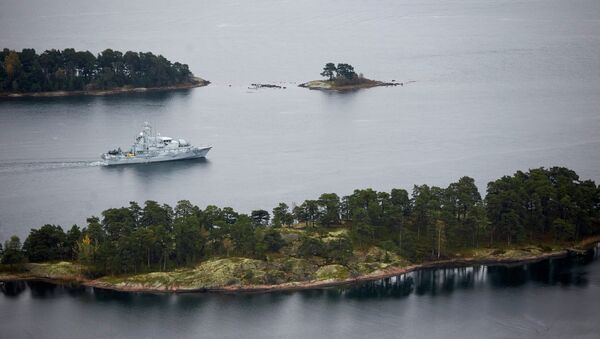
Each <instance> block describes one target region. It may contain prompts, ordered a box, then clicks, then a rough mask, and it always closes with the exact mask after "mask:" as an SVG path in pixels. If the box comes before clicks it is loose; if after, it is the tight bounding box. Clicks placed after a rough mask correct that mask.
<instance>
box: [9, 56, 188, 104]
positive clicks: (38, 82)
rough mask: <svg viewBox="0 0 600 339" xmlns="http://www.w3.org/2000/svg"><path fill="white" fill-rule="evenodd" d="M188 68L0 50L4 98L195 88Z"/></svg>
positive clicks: (161, 61)
mask: <svg viewBox="0 0 600 339" xmlns="http://www.w3.org/2000/svg"><path fill="white" fill-rule="evenodd" d="M195 81H196V80H195V79H194V77H193V74H192V72H191V71H190V69H189V67H188V65H187V64H182V63H179V62H174V63H172V62H171V61H169V60H167V59H166V58H165V57H163V56H162V55H155V54H153V53H151V52H139V53H138V52H133V51H127V52H125V53H123V52H120V51H114V50H112V49H105V50H104V51H102V52H101V53H99V54H98V55H94V54H92V53H91V52H90V51H76V50H75V49H73V48H67V49H64V50H62V51H61V50H57V49H50V50H46V51H44V52H43V53H41V54H37V53H36V51H35V49H32V48H25V49H23V50H22V51H21V52H17V51H15V50H9V49H7V48H4V49H3V50H2V51H0V94H1V93H5V94H6V93H8V94H23V93H42V92H59V91H65V92H76V91H87V92H92V91H101V90H113V89H119V88H125V87H135V88H159V87H170V86H177V85H182V84H190V83H194V82H195Z"/></svg>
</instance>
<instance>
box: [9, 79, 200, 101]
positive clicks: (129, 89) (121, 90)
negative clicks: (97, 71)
mask: <svg viewBox="0 0 600 339" xmlns="http://www.w3.org/2000/svg"><path fill="white" fill-rule="evenodd" d="M208 84H210V81H208V80H204V79H202V78H199V77H193V78H192V79H191V80H190V81H188V82H185V83H181V84H177V85H172V86H160V87H134V86H123V87H117V88H111V89H98V90H89V91H50V92H28V93H7V92H0V98H2V97H5V98H51V97H67V96H105V95H115V94H125V93H143V92H162V91H173V90H181V89H190V88H195V87H203V86H207V85H208Z"/></svg>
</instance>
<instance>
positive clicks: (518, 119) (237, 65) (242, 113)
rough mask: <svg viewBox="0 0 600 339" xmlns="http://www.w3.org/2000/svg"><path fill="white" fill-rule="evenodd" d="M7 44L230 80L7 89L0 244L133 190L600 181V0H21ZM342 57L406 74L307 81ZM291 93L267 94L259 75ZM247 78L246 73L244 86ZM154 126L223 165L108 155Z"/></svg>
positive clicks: (264, 194) (200, 192) (242, 198)
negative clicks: (555, 169)
mask: <svg viewBox="0 0 600 339" xmlns="http://www.w3.org/2000/svg"><path fill="white" fill-rule="evenodd" d="M0 32H2V34H0V46H4V47H10V48H16V49H20V48H23V47H34V48H36V49H37V50H38V52H40V51H42V50H44V49H48V48H65V47H74V48H76V49H88V50H90V51H92V52H94V53H97V52H99V51H100V50H102V49H104V48H108V47H111V48H114V49H118V50H128V49H131V50H136V51H137V50H140V51H147V50H150V51H153V52H156V53H162V54H164V55H165V56H166V57H167V58H169V59H171V60H178V61H181V62H185V63H188V64H189V65H190V67H191V69H192V70H193V71H194V72H195V73H196V74H197V75H200V76H203V77H205V78H207V79H209V80H211V81H212V82H213V83H212V84H211V85H210V86H209V87H205V88H199V89H194V90H190V91H181V92H172V93H153V94H136V95H125V96H115V97H105V98H52V99H33V100H32V99H27V100H3V101H0V128H1V133H0V230H1V231H0V232H1V233H0V238H3V239H6V238H7V237H8V236H10V235H11V234H17V235H20V236H22V237H23V236H26V235H27V233H28V230H29V229H30V228H31V227H39V226H41V225H43V224H44V223H54V224H60V225H63V226H64V227H70V225H71V224H73V223H77V224H80V225H83V224H84V223H85V218H86V217H89V216H90V215H98V214H99V213H100V212H101V211H102V210H104V209H106V208H109V207H118V206H122V205H127V204H128V202H129V201H131V200H135V201H139V202H143V201H145V200H147V199H154V200H158V201H160V202H166V203H170V204H173V203H175V202H176V201H177V200H180V199H189V200H191V201H192V202H193V203H195V204H198V205H200V206H201V207H203V206H205V205H207V204H216V205H219V206H232V207H234V208H236V209H239V210H241V211H243V212H249V211H251V210H252V209H258V208H266V209H271V208H272V207H274V206H276V204H277V203H278V202H281V201H283V202H286V203H288V204H291V203H293V202H297V203H300V202H302V201H304V200H305V199H312V198H316V197H317V196H318V195H319V194H321V193H324V192H337V193H339V194H348V193H351V192H352V190H353V189H355V188H366V187H372V188H375V189H378V190H390V189H391V188H395V187H399V188H406V189H409V190H410V189H411V188H412V185H413V184H423V183H427V184H433V185H443V186H445V185H447V184H449V183H450V182H453V181H456V180H457V179H459V178H460V177H461V176H463V175H469V176H472V177H474V178H475V179H476V181H477V183H478V185H479V187H480V188H481V189H482V191H483V190H484V189H485V186H486V184H487V182H488V181H489V180H492V179H495V178H498V177H500V176H502V175H506V174H511V173H513V172H514V171H515V170H518V169H525V170H526V169H528V168H535V167H539V166H553V165H561V166H568V167H570V168H572V169H574V170H576V171H577V172H578V173H579V174H580V175H581V176H582V177H583V178H591V179H594V180H599V179H600V157H599V156H598V151H597V150H598V147H599V146H600V135H599V134H598V130H599V128H600V115H599V114H598V107H600V58H598V55H600V39H599V38H598V35H597V34H596V32H600V3H599V2H598V1H593V0H590V1H576V2H573V1H562V0H560V1H558V0H551V1H543V2H540V1H487V2H481V1H451V2H448V1H429V2H426V3H423V2H422V1H415V0H404V1H387V2H379V3H378V4H377V5H373V4H366V3H364V2H363V1H351V2H348V1H344V2H337V1H329V2H327V3H322V2H319V1H312V2H311V1H302V2H298V1H253V2H252V3H247V2H243V1H219V2H217V3H215V2H209V1H207V2H187V1H169V2H163V1H127V2H122V1H108V2H103V3H102V4H100V3H97V2H91V3H83V4H82V3H80V2H72V1H64V0H63V1H53V2H52V4H49V3H46V2H43V1H39V0H36V1H34V0H29V1H18V2H3V3H2V4H1V5H0ZM327 61H335V62H349V63H351V64H353V65H354V66H355V67H356V69H357V70H358V71H360V72H363V73H364V74H365V75H367V76H369V77H372V78H375V79H381V80H392V79H395V80H397V81H410V80H412V81H416V82H414V83H411V84H408V85H406V86H404V87H400V86H399V87H395V88H374V89H369V90H365V91H360V92H352V93H344V94H339V93H322V92H317V91H309V90H306V89H302V88H298V87H296V84H298V83H300V82H303V81H307V80H311V79H315V78H319V75H318V73H319V72H320V69H321V67H322V66H323V64H324V63H325V62H327ZM254 82H263V83H276V84H282V85H284V86H286V87H287V89H285V90H284V89H281V90H276V89H260V90H250V89H248V86H249V84H250V83H254ZM229 85H231V87H229ZM144 121H150V122H153V123H154V124H155V125H156V126H157V128H158V129H159V131H162V133H163V134H165V135H170V136H174V137H184V138H186V139H189V140H191V141H192V142H193V143H196V144H203V143H205V144H212V145H213V146H214V149H213V150H212V151H211V152H210V153H209V156H208V160H206V161H197V162H183V163H171V164H156V165H151V166H142V167H129V168H114V169H113V168H101V167H99V166H97V164H98V163H97V161H98V160H99V158H98V156H99V154H100V153H101V152H105V151H106V150H108V149H113V148H115V147H117V146H121V147H128V146H129V145H130V144H131V143H132V140H133V137H134V136H135V134H136V133H137V132H138V130H139V129H140V127H141V125H142V123H143V122H144Z"/></svg>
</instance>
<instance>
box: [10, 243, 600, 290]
mask: <svg viewBox="0 0 600 339" xmlns="http://www.w3.org/2000/svg"><path fill="white" fill-rule="evenodd" d="M598 242H600V237H598V236H597V237H591V238H587V239H585V240H583V241H581V242H578V243H573V244H570V246H564V247H562V248H559V247H548V246H547V245H544V246H536V245H530V246H520V247H515V248H510V249H507V248H503V249H500V248H498V249H492V248H485V249H476V250H473V251H471V252H470V253H468V255H465V256H456V257H454V258H450V259H444V260H434V261H427V262H423V263H417V264H415V263H408V262H406V261H404V260H402V259H401V258H398V257H393V256H392V257H390V253H388V252H387V251H384V250H382V249H379V248H371V249H370V250H369V251H368V253H366V252H365V253H357V255H358V257H357V259H358V260H357V264H358V266H360V267H362V270H363V272H362V273H361V274H358V275H354V276H352V275H351V274H350V271H349V269H348V267H346V266H343V265H340V264H332V265H325V264H324V265H319V266H318V268H317V267H314V268H316V272H313V273H314V277H315V279H310V280H304V281H303V280H298V281H290V282H286V283H281V284H260V283H256V284H253V283H251V281H253V280H254V281H258V280H260V279H254V278H257V277H260V276H261V275H264V274H269V272H270V270H269V265H270V264H269V262H267V261H262V260H256V259H250V258H241V257H232V258H219V259H211V260H207V261H205V262H202V263H200V264H199V265H198V266H195V267H189V268H182V269H177V270H174V271H168V272H151V273H143V274H132V275H121V276H105V277H102V278H98V279H89V278H86V277H85V274H84V273H85V271H86V268H85V267H84V266H82V265H80V264H76V263H73V262H66V261H62V262H55V263H30V264H26V265H25V271H22V272H17V273H9V272H8V273H7V272H5V273H0V282H2V281H46V282H51V283H55V284H76V285H83V286H88V287H94V288H101V289H108V290H115V291H122V292H150V293H192V292H217V293H243V292H274V291H291V290H304V289H320V288H327V287H333V286H343V285H352V284H357V283H362V282H368V281H374V280H380V279H384V278H389V277H393V276H398V275H402V274H406V273H410V272H413V271H418V270H423V269H432V268H454V267H465V266H478V265H520V264H526V263H532V262H538V261H542V260H547V259H552V258H564V257H567V256H569V255H578V254H582V253H584V252H585V251H586V250H589V249H591V248H593V247H594V246H596V245H597V243H598ZM373 256H375V257H373ZM382 257H386V258H387V260H381V259H382ZM291 259H292V261H295V264H296V266H298V267H293V266H294V265H293V264H292V265H291V268H290V269H291V270H292V271H302V270H303V268H302V266H303V265H305V266H306V264H307V263H306V262H305V263H302V262H301V261H302V259H296V258H291ZM373 259H377V260H378V261H369V260H373ZM385 261H388V262H385ZM271 265H273V264H271ZM304 268H306V267H304ZM296 273H298V272H296Z"/></svg>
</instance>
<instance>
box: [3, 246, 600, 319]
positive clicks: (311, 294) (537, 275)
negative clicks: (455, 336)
mask: <svg viewBox="0 0 600 339" xmlns="http://www.w3.org/2000/svg"><path fill="white" fill-rule="evenodd" d="M599 248H600V247H596V248H593V249H591V250H589V251H588V252H587V253H586V254H585V255H582V256H572V257H567V258H560V259H549V260H544V261H540V262H537V263H531V264H525V265H497V266H473V267H458V268H447V269H426V270H420V271H415V272H410V273H407V274H403V275H399V276H395V277H391V278H386V279H381V280H377V281H373V282H367V283H362V284H359V285H353V286H346V287H334V288H327V289H314V290H306V291H301V292H297V293H299V294H300V295H301V296H302V297H303V298H305V299H313V298H314V299H319V298H323V297H325V298H327V299H330V300H336V299H340V298H350V299H369V298H390V297H391V298H403V297H407V296H409V295H411V294H415V295H417V296H422V295H431V296H435V295H449V294H451V293H453V292H454V291H456V290H468V289H476V288H514V287H520V286H523V285H526V284H543V285H560V286H575V287H585V286H587V284H588V283H589V281H588V279H587V278H586V276H587V274H588V272H587V270H586V266H587V265H588V264H590V263H592V262H593V261H594V260H596V259H598V257H599V256H600V251H599V250H598V249H599ZM0 291H1V292H2V293H3V294H4V295H5V296H7V297H17V296H19V295H21V294H22V293H24V292H25V291H29V292H30V295H31V297H32V298H42V299H43V298H47V299H49V298H56V297H60V296H63V295H69V296H73V297H78V298H84V299H89V300H93V301H95V302H100V303H107V302H118V303H119V304H122V305H129V306H133V305H139V304H143V305H156V304H161V303H163V302H168V301H169V300H171V299H173V298H175V299H176V302H177V304H178V305H179V306H180V307H183V308H186V307H196V306H197V304H198V303H200V302H202V300H204V299H205V297H206V294H181V295H166V294H151V293H125V292H114V291H108V290H102V289H93V288H86V287H81V286H64V285H55V284H51V283H47V282H40V281H28V282H23V281H14V282H4V283H3V284H1V285H0ZM295 293H296V292H280V293H269V294H243V295H219V296H215V295H212V296H213V297H218V298H236V299H237V300H238V301H239V300H240V299H243V300H246V301H247V302H250V303H251V302H256V301H257V298H258V299H261V300H262V299H263V298H268V299H269V300H268V302H273V301H277V300H282V299H284V298H286V297H287V296H289V295H293V294H295ZM273 299H277V300H273Z"/></svg>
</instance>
